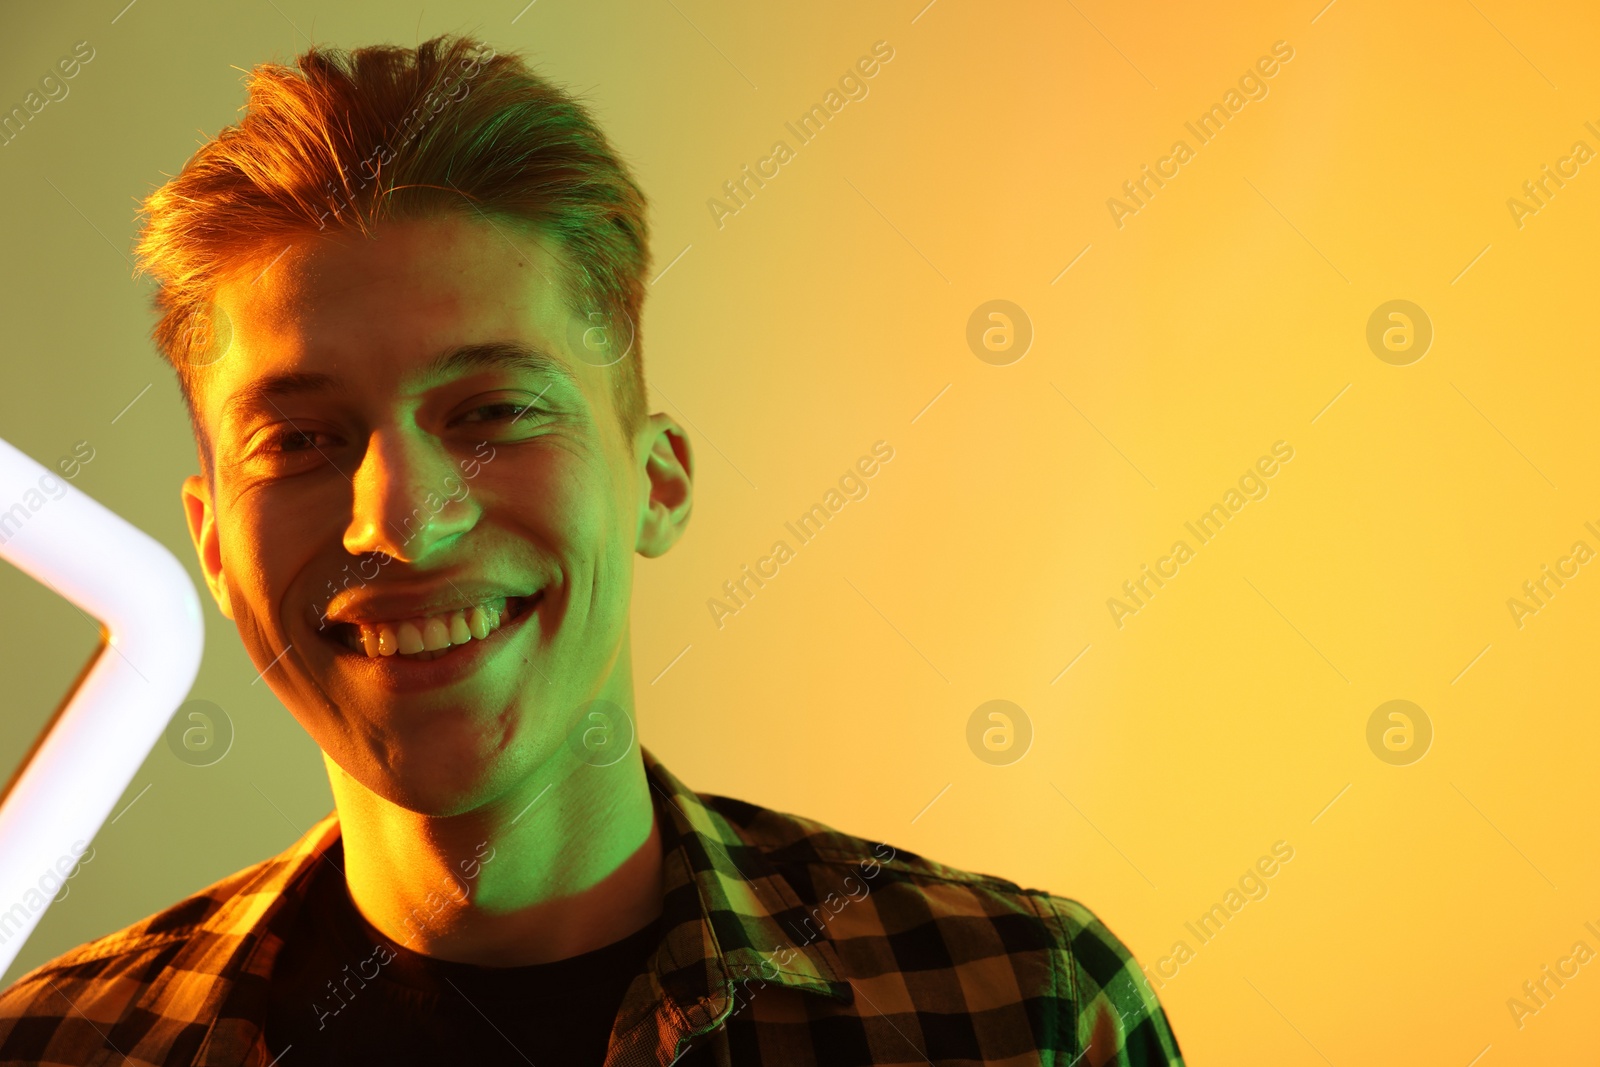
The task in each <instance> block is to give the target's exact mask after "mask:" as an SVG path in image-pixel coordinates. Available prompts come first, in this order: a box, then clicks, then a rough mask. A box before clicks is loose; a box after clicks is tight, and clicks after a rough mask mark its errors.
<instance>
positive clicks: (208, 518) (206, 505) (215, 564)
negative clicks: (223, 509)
mask: <svg viewBox="0 0 1600 1067" xmlns="http://www.w3.org/2000/svg"><path fill="white" fill-rule="evenodd" d="M183 514H184V517H185V518H186V519H188V520H189V539H190V540H191V541H193V542H194V551H195V554H196V555H197V556H199V557H200V569H201V570H202V571H204V572H205V576H206V587H207V588H209V589H210V590H211V599H212V600H215V601H216V602H217V610H219V611H221V612H222V614H223V615H225V616H227V617H228V618H230V619H231V618H233V604H232V603H231V602H230V601H229V599H228V583H227V580H226V579H225V578H224V577H223V574H222V546H221V544H220V543H219V542H218V541H217V513H216V510H215V509H214V508H213V507H212V506H211V486H210V485H209V484H208V483H207V482H206V479H205V478H204V477H203V476H201V475H198V474H191V475H189V477H187V478H185V479H184V480H183Z"/></svg>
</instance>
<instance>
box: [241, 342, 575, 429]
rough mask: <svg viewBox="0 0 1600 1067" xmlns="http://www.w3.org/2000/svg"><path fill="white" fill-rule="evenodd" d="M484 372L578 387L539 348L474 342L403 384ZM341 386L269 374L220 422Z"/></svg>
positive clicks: (327, 378)
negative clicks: (522, 374) (541, 378)
mask: <svg viewBox="0 0 1600 1067" xmlns="http://www.w3.org/2000/svg"><path fill="white" fill-rule="evenodd" d="M486 370H521V371H529V372H531V373H534V374H544V375H550V376H552V377H555V378H558V379H561V380H563V381H565V382H566V383H567V384H568V385H569V386H571V387H572V388H574V389H580V390H581V388H582V387H581V386H580V385H579V382H578V378H577V376H576V375H575V374H573V372H572V369H571V368H570V367H568V366H567V365H566V364H565V363H563V362H562V361H561V360H559V359H557V358H556V357H555V356H552V355H550V354H549V353H548V352H546V351H545V350H544V349H542V348H539V347H537V346H535V345H531V344H528V343H527V342H524V341H480V342H477V343H475V344H467V345H457V346H455V347H454V348H450V349H447V350H446V351H444V352H442V353H440V354H439V355H438V356H437V357H435V358H434V359H433V360H432V361H431V362H430V363H428V365H427V366H425V367H423V368H422V369H421V370H419V371H416V372H414V373H413V374H411V375H408V376H407V378H408V384H410V383H415V384H416V385H419V386H422V387H424V388H427V387H431V386H433V385H436V384H438V383H439V382H441V381H444V380H447V379H450V378H455V377H460V376H462V375H465V374H469V373H471V372H473V371H486ZM341 384H342V382H341V380H340V379H338V378H336V377H334V376H333V375H331V374H320V373H308V372H303V371H295V372H291V373H287V374H273V375H269V376H267V377H265V378H259V379H257V380H256V381H253V382H251V383H249V384H248V385H246V386H245V387H244V388H242V389H240V390H239V391H238V392H237V393H235V394H234V395H233V396H232V397H231V398H229V400H228V402H227V405H226V407H225V408H224V418H225V419H227V418H230V417H231V418H239V417H241V416H242V415H244V414H246V413H248V412H250V411H255V410H259V409H261V408H265V407H269V406H270V407H276V406H277V405H276V404H274V403H273V401H275V400H277V399H279V398H282V397H289V396H299V395H303V394H305V393H320V392H328V391H330V390H333V389H337V388H338V387H339V386H340V385H341Z"/></svg>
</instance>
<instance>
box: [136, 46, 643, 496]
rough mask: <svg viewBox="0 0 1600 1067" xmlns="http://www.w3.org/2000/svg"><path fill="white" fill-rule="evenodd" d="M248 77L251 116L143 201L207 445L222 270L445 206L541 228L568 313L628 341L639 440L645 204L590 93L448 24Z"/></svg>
mask: <svg viewBox="0 0 1600 1067" xmlns="http://www.w3.org/2000/svg"><path fill="white" fill-rule="evenodd" d="M246 89H247V92H248V99H247V101H246V104H245V108H244V111H245V114H244V117H243V119H241V120H240V121H239V123H238V124H237V125H234V126H229V127H227V128H225V129H223V130H222V131H221V132H219V133H218V134H217V135H216V137H214V138H212V139H211V140H210V141H208V142H206V143H205V144H204V145H202V146H201V148H200V149H199V150H198V151H197V152H196V153H195V154H194V155H193V156H192V157H191V158H190V159H189V161H188V162H187V163H185V164H184V167H183V169H182V171H181V172H180V173H179V174H178V175H177V177H175V178H172V179H171V180H169V181H168V182H166V184H164V185H162V186H161V187H160V188H159V189H157V190H156V191H155V192H153V193H151V194H150V195H149V197H147V198H146V199H145V201H144V203H143V204H142V206H141V210H140V215H141V217H142V219H143V225H142V228H141V232H140V235H139V239H138V242H137V245H136V248H135V251H136V254H137V256H138V259H139V270H140V271H141V272H142V273H148V274H150V275H151V276H152V277H154V278H155V280H156V282H157V288H156V291H155V293H154V295H153V297H152V306H153V308H154V310H155V311H156V313H157V315H158V316H159V320H158V321H157V323H156V325H155V327H154V328H153V329H152V331H151V338H152V340H154V342H155V344H156V348H157V350H158V351H159V352H160V354H161V357H162V358H163V359H164V360H166V362H168V363H169V364H171V365H172V367H173V369H174V370H175V371H176V372H177V375H178V380H179V384H180V386H181V387H182V390H183V396H184V401H185V403H186V404H187V405H188V408H189V416H190V419H191V421H192V422H193V423H194V427H195V433H196V436H197V438H199V440H200V441H201V442H202V444H204V442H205V432H204V428H203V426H202V423H201V421H200V417H199V412H198V409H197V406H196V389H197V387H198V384H199V382H200V379H201V376H203V374H204V366H205V364H206V362H207V360H206V359H201V358H197V351H198V350H199V349H204V348H205V347H206V346H207V345H208V344H212V343H215V342H216V330H217V324H216V323H214V322H213V321H212V319H213V316H214V315H215V314H216V310H215V307H214V305H213V303H212V301H213V298H214V296H215V293H216V290H217V287H218V286H219V285H220V284H222V283H223V282H225V281H227V280H229V279H230V278H231V277H232V276H233V275H234V274H236V273H238V272H240V271H242V270H243V269H245V268H246V267H247V266H250V265H252V264H257V263H260V264H265V263H267V262H268V261H270V260H271V258H272V256H273V255H275V254H277V253H278V252H279V251H280V250H281V249H282V248H283V247H284V246H285V244H286V243H287V242H288V241H289V240H291V239H297V238H304V237H307V236H315V235H317V234H322V233H327V232H329V231H330V230H332V231H335V232H338V231H343V232H346V233H349V232H356V233H360V234H361V235H363V236H365V237H371V236H373V235H374V230H375V227H376V226H377V225H378V224H379V223H382V222H385V221H390V220H397V221H398V220H416V219H427V218H436V217H441V216H451V215H456V216H461V217H468V218H472V217H483V218H486V219H488V220H489V221H491V222H493V221H496V220H504V221H507V222H510V223H512V224H516V223H522V224H524V225H525V226H526V224H531V226H532V228H533V229H534V230H535V231H536V232H538V233H539V234H541V235H543V236H545V237H547V238H550V239H552V240H553V243H555V244H556V245H557V246H558V255H557V258H558V260H559V261H561V263H562V268H563V269H562V271H561V274H562V277H561V278H560V279H559V284H560V285H561V288H562V295H563V297H564V298H565V300H566V302H567V305H568V307H569V309H570V310H571V311H572V312H573V314H574V315H576V316H577V317H578V318H579V319H580V320H582V321H584V322H587V323H591V324H595V325H602V326H604V327H605V328H606V329H607V330H609V333H610V336H611V337H612V338H614V339H616V340H618V342H619V343H620V342H622V341H626V342H628V343H629V346H630V347H629V349H628V352H627V355H626V356H625V357H622V358H620V360H619V361H618V362H617V363H616V365H615V366H613V367H611V368H610V370H611V372H612V376H613V381H612V389H613V402H614V406H615V408H616V411H617V414H618V416H619V421H620V423H621V426H622V430H623V432H624V435H625V436H626V437H628V438H631V437H632V435H633V433H634V432H635V431H636V430H637V429H638V427H639V426H640V425H642V423H643V421H644V418H645V394H644V364H643V353H642V345H641V341H640V338H639V336H638V334H639V326H640V311H641V307H642V304H643V302H644V294H645V276H646V274H647V272H648V270H649V265H650V250H649V228H648V224H647V222H646V220H645V208H646V201H645V196H644V193H643V192H642V191H641V190H640V188H639V186H638V184H637V183H636V182H635V181H634V179H633V177H632V176H631V174H630V173H629V170H628V168H627V167H626V166H625V165H624V163H623V162H622V161H621V159H620V158H619V157H618V156H617V154H616V152H615V151H614V150H613V149H612V148H611V145H610V143H609V142H608V141H607V139H606V136H605V134H604V133H603V132H602V131H601V130H600V127H599V126H598V125H597V124H596V123H595V121H594V119H593V118H592V117H591V116H590V114H589V111H588V110H587V108H586V107H585V106H584V105H583V104H581V103H580V102H579V101H578V100H577V99H575V98H574V97H573V96H571V95H569V94H568V93H567V92H565V91H563V90H562V89H560V88H558V87H557V86H555V85H553V84H551V83H550V82H548V81H546V80H545V79H544V78H542V77H541V76H540V75H538V74H536V73H534V72H533V71H532V70H531V69H530V68H529V67H528V65H527V64H526V62H525V61H524V60H523V59H522V58H521V57H520V56H518V55H515V54H506V55H501V54H497V53H496V52H495V51H494V50H493V49H492V48H490V47H489V46H488V45H486V44H484V43H483V42H481V41H478V40H476V39H474V38H470V37H463V36H454V35H448V34H447V35H441V36H439V37H435V38H433V39H432V40H429V41H426V42H424V43H422V44H420V45H418V46H417V47H416V48H402V47H398V46H394V45H375V46H371V47H366V48H358V49H355V50H354V51H348V52H347V51H342V50H339V49H335V48H329V47H321V46H312V47H311V48H309V49H307V50H306V51H305V52H304V53H303V54H301V55H300V56H299V57H297V58H296V60H295V66H293V67H287V66H282V65H279V64H275V63H266V64H261V65H258V66H257V67H255V69H254V70H253V71H252V72H251V74H250V76H249V79H248V81H247V83H246ZM252 269H253V268H252ZM585 336H587V335H585ZM201 452H202V455H203V456H205V457H206V462H207V464H208V467H209V455H208V453H209V446H205V447H202V449H201Z"/></svg>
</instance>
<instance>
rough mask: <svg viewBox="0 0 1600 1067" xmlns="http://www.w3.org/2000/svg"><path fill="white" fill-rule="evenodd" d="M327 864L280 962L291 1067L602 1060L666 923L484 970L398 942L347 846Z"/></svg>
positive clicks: (280, 1013)
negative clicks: (362, 884) (353, 889)
mask: <svg viewBox="0 0 1600 1067" xmlns="http://www.w3.org/2000/svg"><path fill="white" fill-rule="evenodd" d="M328 858H329V859H330V860H331V861H332V863H320V864H318V870H317V872H316V873H315V875H314V876H313V884H312V885H311V887H310V889H309V892H308V895H307V897H306V899H305V901H304V903H303V905H302V909H301V912H300V915H299V916H298V918H297V919H296V921H295V925H294V928H293V930H292V932H291V933H290V935H289V936H288V938H287V940H286V942H285V944H284V947H283V950H282V951H281V952H280V953H279V955H278V959H277V961H276V962H275V964H274V966H273V970H272V979H271V990H270V994H269V997H270V1003H269V1006H268V1011H267V1022H266V1042H267V1046H268V1048H269V1049H270V1051H271V1054H272V1055H273V1056H275V1057H276V1056H280V1055H283V1054H284V1052H285V1051H286V1050H289V1049H291V1048H292V1051H291V1052H290V1053H289V1055H288V1056H286V1057H285V1058H284V1059H283V1061H282V1062H283V1063H284V1064H285V1065H291V1064H292V1065H293V1067H314V1065H320V1064H341V1065H342V1064H350V1063H383V1064H388V1065H400V1064H428V1065H430V1067H431V1065H436V1064H440V1063H472V1064H475V1065H486V1067H492V1065H497V1064H516V1065H518V1067H522V1065H525V1064H528V1063H535V1064H539V1065H541V1067H543V1065H545V1064H562V1065H563V1067H567V1065H571V1067H584V1065H588V1064H593V1065H594V1067H599V1065H600V1064H601V1063H602V1061H604V1059H605V1051H606V1045H607V1042H608V1039H609V1038H610V1035H611V1025H612V1022H613V1021H614V1020H615V1018H616V1013H617V1008H618V1007H619V1006H620V1005H621V1003H622V998H623V995H624V993H625V992H626V991H627V988H628V985H629V984H630V983H631V982H632V981H633V978H634V976H636V975H637V974H639V973H640V972H641V971H642V970H643V969H644V967H645V962H646V960H647V959H648V958H649V956H650V955H651V953H653V952H654V950H655V948H656V946H657V945H658V944H659V943H660V929H659V927H660V920H659V919H656V920H654V921H652V922H651V923H650V924H649V925H647V926H645V927H644V928H642V929H640V930H638V931H636V932H634V933H632V934H629V935H628V936H627V937H625V938H623V939H622V940H620V941H616V942H613V943H612V944H609V945H604V946H602V947H600V948H597V949H595V950H594V951H592V952H585V953H584V954H582V955H581V956H573V957H570V958H568V959H564V960H556V961H554V962H553V963H536V964H532V965H529V966H524V967H478V966H474V965H472V964H466V963H455V962H452V961H449V960H441V959H435V958H433V957H430V956H424V955H421V954H420V953H417V952H414V951H412V950H410V949H407V948H405V947H404V946H402V945H399V944H396V943H395V942H393V941H391V940H390V939H389V938H387V937H385V936H384V935H383V934H382V933H380V932H379V931H378V930H377V929H376V928H375V927H373V926H372V925H371V924H370V923H368V922H367V921H366V919H365V918H363V917H362V915H361V913H360V912H359V911H357V910H356V908H355V905H354V904H353V903H352V902H351V900H350V894H349V891H348V889H346V887H345V881H344V877H343V876H342V875H341V874H340V873H339V870H338V869H336V868H335V867H334V866H333V864H340V865H341V866H342V864H343V860H344V855H343V849H342V848H341V847H339V846H335V848H334V849H333V850H332V851H330V852H329V854H328Z"/></svg>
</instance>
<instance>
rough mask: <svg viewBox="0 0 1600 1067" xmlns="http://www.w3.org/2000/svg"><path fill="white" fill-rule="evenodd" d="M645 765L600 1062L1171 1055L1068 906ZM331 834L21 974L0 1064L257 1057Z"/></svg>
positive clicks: (1029, 1060)
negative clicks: (626, 981)
mask: <svg viewBox="0 0 1600 1067" xmlns="http://www.w3.org/2000/svg"><path fill="white" fill-rule="evenodd" d="M643 756H644V761H645V769H646V773H647V775H648V777H649V780H650V783H651V785H652V787H653V789H654V791H655V793H656V799H657V809H658V812H659V813H660V815H661V816H663V818H661V820H660V822H661V833H662V847H663V849H664V854H663V864H664V872H663V874H664V885H665V897H664V899H663V901H662V907H663V910H662V916H661V929H662V931H663V935H662V944H661V946H660V947H659V949H658V950H657V951H656V953H655V955H654V957H653V959H652V960H651V962H650V963H649V965H648V967H647V968H646V969H645V971H644V972H643V973H641V974H639V975H638V976H636V977H635V978H634V980H633V982H632V984H631V985H630V986H629V987H628V990H627V993H626V995H625V997H624V998H623V1001H622V1004H621V1007H620V1009H619V1010H618V1012H617V1017H616V1021H615V1023H614V1025H613V1029H612V1034H611V1042H610V1049H609V1051H608V1053H607V1055H606V1059H605V1067H642V1065H645V1064H651V1065H655V1064H663V1065H664V1064H671V1063H674V1062H676V1063H678V1064H681V1065H682V1067H710V1065H713V1064H715V1065H719V1067H733V1065H739V1067H755V1065H761V1067H767V1065H779V1064H782V1065H784V1067H849V1065H855V1064H863V1065H864V1064H906V1065H917V1064H924V1063H935V1064H970V1065H978V1064H991V1065H1000V1064H1004V1065H1006V1067H1023V1065H1025V1064H1029V1065H1031V1064H1053V1065H1057V1067H1080V1065H1085V1064H1086V1065H1093V1067H1101V1065H1104V1064H1117V1065H1128V1067H1132V1065H1142V1064H1159V1065H1167V1064H1182V1062H1183V1060H1182V1057H1181V1054H1180V1052H1179V1050H1178V1043H1177V1040H1176V1039H1175V1038H1174V1037H1173V1035H1172V1031H1171V1029H1170V1028H1169V1026H1168V1023H1167V1018H1166V1015H1165V1013H1164V1012H1163V1011H1162V1009H1161V1005H1160V1004H1159V1003H1158V1002H1157V999H1156V995H1155V993H1154V992H1153V991H1152V990H1151V988H1150V986H1149V984H1148V983H1147V982H1146V980H1145V978H1144V976H1143V975H1142V974H1141V972H1140V969H1139V966H1138V964H1136V963H1135V962H1134V961H1133V959H1132V957H1131V956H1130V954H1129V952H1128V950H1127V948H1125V947H1124V946H1123V944H1122V943H1121V942H1120V941H1118V940H1117V938H1116V937H1115V936H1114V935H1113V934H1112V933H1111V932H1110V931H1109V930H1107V929H1106V927H1105V926H1104V925H1102V924H1101V923H1100V921H1099V920H1098V919H1096V918H1095V916H1094V915H1093V914H1092V913H1091V912H1090V911H1089V910H1088V909H1087V908H1085V907H1084V906H1083V905H1082V904H1079V903H1077V902H1076V901H1073V900H1069V899H1066V898H1064V897H1058V896H1052V895H1051V894H1049V893H1046V892H1045V891H1043V890H1038V889H1023V888H1021V887H1019V886H1017V885H1015V884H1014V883H1012V882H1008V881H1005V880H1003V879H1000V878H994V877H990V876H988V875H982V874H974V873H971V872H967V871H960V870H955V869H952V868H950V867H945V866H943V865H941V864H939V863H935V862H933V861H932V860H928V859H924V858H922V857H920V856H917V855H914V854H912V853H909V852H906V851H904V850H903V849H895V848H893V847H891V846H889V845H887V844H875V843H872V842H868V841H864V840H862V839H861V838H857V837H851V836H849V835H846V834H842V833H839V832H838V831H835V830H832V829H830V828H828V827H826V826H823V825H822V824H820V823H817V822H813V821H811V820H809V819H804V818H800V817H798V816H794V815H787V814H782V813H779V812H774V811H769V810H767V809H764V808H759V807H756V806H755V805H753V804H747V803H744V802H743V801H738V800H732V799H729V798H726V797H718V796H712V795H709V794H697V793H694V792H691V791H690V790H689V789H688V788H687V787H686V786H684V785H683V783H681V782H680V781H678V779H677V778H675V777H673V776H672V775H671V774H670V773H668V771H667V769H666V768H665V767H664V766H662V765H661V763H660V762H659V761H657V760H656V759H655V758H654V757H653V756H652V755H651V754H650V752H649V751H648V750H644V751H643ZM338 835H339V822H338V818H337V815H336V813H330V814H329V815H328V816H326V817H325V818H323V819H322V820H321V821H320V822H318V823H317V824H316V825H315V826H313V827H312V828H311V829H310V830H308V831H307V832H306V833H305V835H304V836H302V837H301V838H300V839H299V840H298V841H296V842H295V843H294V844H293V845H292V846H291V847H289V848H288V849H287V850H285V851H284V852H282V853H280V854H279V855H277V856H274V857H272V858H271V859H268V860H264V861H262V862H261V863H257V864H255V865H253V866H251V867H247V868H245V869H244V870H242V871H239V872H238V873H236V874H233V875H230V876H229V877H227V878H224V879H222V880H221V881H219V882H217V883H216V884H215V885H212V886H210V887H208V888H206V889H203V890H201V891H200V892H198V893H196V894H195V895H193V896H191V897H189V898H187V899H185V900H183V901H180V902H179V903H177V904H175V905H173V906H172V907H170V908H168V909H166V910H165V911H162V912H160V913H159V914H156V915H154V916H151V917H150V918H147V919H145V920H143V921H141V922H138V923H136V924H134V925H133V926H130V927H128V928H126V929H124V930H122V931H119V932H117V933H114V934H109V935H107V936H105V937H102V938H99V939H98V940H95V941H92V942H90V943H89V944H86V945H83V946H81V947H79V948H77V949H74V950H73V951H71V952H68V953H66V954H65V955H63V956H60V957H58V958H57V959H55V960H53V961H51V962H50V963H47V964H45V965H44V966H42V967H39V968H37V969H35V970H33V971H31V972H29V973H28V974H26V975H24V976H23V977H22V978H21V979H19V980H18V981H17V982H16V983H14V984H13V985H12V986H11V987H10V988H9V989H7V990H5V991H4V992H3V993H0V1064H18V1063H28V1064H106V1065H111V1064H128V1063H131V1064H136V1065H143V1064H184V1065H194V1067H201V1065H205V1067H235V1065H240V1067H243V1065H250V1067H266V1065H267V1064H268V1062H269V1061H270V1059H271V1056H270V1055H269V1054H268V1052H267V1046H266V1043H265V1042H264V1041H263V1040H262V1030H261V1023H262V1018H263V1015H264V1012H265V1009H266V1005H267V1003H268V985H269V981H270V977H271V973H272V962H273V959H274V957H275V956H276V955H277V953H278V950H279V949H280V948H281V947H282V945H283V932H284V931H285V930H287V929H288V927H289V925H290V924H291V922H292V920H293V919H294V917H295V912H296V911H297V909H298V905H299V903H300V901H301V899H303V896H304V892H305V888H306V886H307V885H308V884H309V877H308V876H309V874H310V873H311V871H312V868H313V867H314V866H315V865H316V863H317V862H318V858H319V857H320V856H321V854H322V853H323V852H324V851H326V850H327V849H328V847H329V846H330V845H331V844H332V843H333V842H335V841H337V840H338ZM288 1063H289V1064H290V1065H292V1060H290V1061H288Z"/></svg>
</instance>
